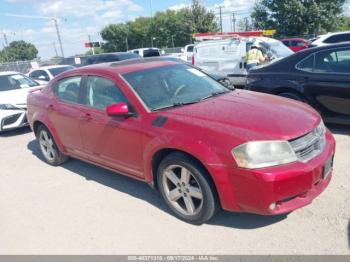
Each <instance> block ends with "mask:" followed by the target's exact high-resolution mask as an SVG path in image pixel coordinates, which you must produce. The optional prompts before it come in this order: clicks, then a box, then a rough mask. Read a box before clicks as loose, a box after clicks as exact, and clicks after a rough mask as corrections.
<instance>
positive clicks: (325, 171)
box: [322, 156, 333, 179]
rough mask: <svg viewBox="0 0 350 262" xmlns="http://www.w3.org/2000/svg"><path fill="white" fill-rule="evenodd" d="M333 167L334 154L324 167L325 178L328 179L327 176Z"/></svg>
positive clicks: (323, 176)
mask: <svg viewBox="0 0 350 262" xmlns="http://www.w3.org/2000/svg"><path fill="white" fill-rule="evenodd" d="M332 167H333V156H332V157H330V158H329V159H328V160H327V162H326V164H325V165H324V167H323V174H322V178H323V179H326V178H327V176H328V175H329V174H330V173H331V171H332Z"/></svg>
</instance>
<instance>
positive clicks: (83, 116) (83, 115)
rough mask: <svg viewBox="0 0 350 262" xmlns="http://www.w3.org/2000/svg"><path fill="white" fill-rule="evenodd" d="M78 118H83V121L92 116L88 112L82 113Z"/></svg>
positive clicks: (90, 118)
mask: <svg viewBox="0 0 350 262" xmlns="http://www.w3.org/2000/svg"><path fill="white" fill-rule="evenodd" d="M80 120H83V121H90V120H92V116H91V114H89V113H86V114H82V115H81V116H80Z"/></svg>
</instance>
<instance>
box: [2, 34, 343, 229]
mask: <svg viewBox="0 0 350 262" xmlns="http://www.w3.org/2000/svg"><path fill="white" fill-rule="evenodd" d="M253 44H254V45H259V46H260V48H261V50H263V53H264V55H265V56H266V57H267V58H268V60H269V63H268V64H266V65H263V66H260V67H257V68H255V69H253V70H251V71H249V73H248V77H247V86H246V89H248V90H238V89H234V88H232V86H230V84H229V83H227V82H226V81H227V77H236V76H239V77H241V76H242V75H244V76H246V75H247V73H246V70H245V60H244V59H243V58H244V57H245V55H246V52H247V50H248V49H249V48H250V46H251V45H253ZM190 50H191V49H190V48H188V50H187V51H188V52H190ZM144 51H145V50H144V49H143V50H142V52H140V50H138V52H139V53H138V54H135V52H134V51H130V53H126V54H128V55H133V57H132V56H131V57H128V56H124V54H125V53H124V54H121V53H118V54H114V55H113V54H112V56H119V57H127V58H125V59H120V58H118V59H119V60H118V61H116V60H111V61H112V62H111V61H110V62H109V63H103V64H101V65H93V64H95V63H99V61H102V60H103V59H102V58H103V57H104V56H103V55H100V56H99V57H96V60H95V61H96V62H93V61H92V62H91V64H92V65H90V66H87V67H80V68H69V69H68V70H65V71H64V72H62V73H60V74H58V75H57V76H56V77H54V78H53V79H52V80H51V81H50V82H49V83H48V84H46V85H45V86H40V85H39V84H38V83H37V82H35V81H34V80H31V79H30V78H28V77H26V76H24V75H20V74H18V73H15V72H8V73H6V74H4V76H5V77H4V79H5V80H1V79H2V78H0V86H1V81H3V82H6V81H7V82H9V83H10V85H9V87H7V88H6V86H5V85H3V86H4V87H5V90H3V92H12V94H8V95H11V99H12V98H13V97H14V96H16V97H17V98H19V97H20V95H19V94H21V95H23V97H27V96H28V98H27V103H25V102H21V101H20V102H15V103H11V104H9V103H8V102H5V101H4V102H2V104H1V103H0V104H1V106H2V108H1V109H0V113H1V114H2V111H6V110H8V112H10V114H17V115H16V117H17V120H18V121H19V122H18V123H17V122H16V125H18V126H21V125H25V124H28V122H29V124H30V127H31V129H32V130H33V132H34V134H35V136H36V138H37V142H38V145H39V147H40V150H41V153H42V155H43V158H44V159H45V160H46V162H47V163H48V164H51V165H54V166H56V165H61V164H63V163H64V162H66V161H67V160H68V159H69V157H74V158H78V159H81V160H83V161H87V162H90V163H93V164H96V165H99V166H102V167H104V168H107V169H110V170H112V171H115V172H117V173H120V174H123V175H126V176H129V177H132V178H134V179H137V180H141V181H144V182H145V183H148V184H149V185H151V186H152V187H154V188H156V189H157V190H159V192H160V195H161V197H162V198H163V200H164V202H165V203H166V205H167V206H168V207H169V209H170V210H171V211H172V212H173V213H174V215H175V216H177V217H178V218H180V219H182V220H184V221H186V222H189V223H194V224H201V223H204V222H206V221H208V220H209V219H210V218H212V217H213V216H214V215H215V213H216V212H217V210H218V209H219V208H223V209H225V210H228V211H233V212H248V213H256V214H264V215H277V214H285V213H289V212H291V211H293V210H295V209H298V208H301V207H303V206H305V205H308V204H310V203H311V202H312V200H313V199H314V198H316V197H317V196H318V195H319V194H321V193H322V192H323V191H324V190H325V189H326V187H327V186H328V184H329V182H330V180H331V178H332V176H333V174H332V166H333V158H334V154H335V140H334V138H333V136H332V134H331V133H330V132H329V130H328V129H327V128H326V127H325V126H324V124H323V120H322V119H321V116H320V114H319V113H318V112H317V111H316V110H315V109H313V108H312V107H310V106H309V105H307V104H306V103H304V102H308V103H309V104H311V105H312V106H313V107H314V108H316V109H317V110H318V111H319V112H321V113H322V114H323V116H324V119H325V120H326V121H332V122H338V123H340V122H341V123H350V110H349V107H348V105H349V100H350V95H349V94H350V92H349V84H348V83H349V80H350V79H348V76H347V74H348V73H350V72H349V65H350V45H349V44H338V45H330V46H324V47H319V48H313V49H305V50H303V51H300V52H298V53H293V52H292V51H291V50H290V49H288V48H287V47H286V46H285V45H283V44H282V43H281V42H280V41H277V40H273V39H269V38H267V39H265V38H254V39H253V40H252V39H250V40H249V39H225V40H215V41H207V42H203V43H200V44H197V45H195V46H194V48H193V59H194V62H195V64H196V63H197V65H198V66H199V68H196V67H194V66H192V65H190V64H188V61H186V62H185V61H184V60H179V59H177V58H172V57H156V58H146V59H144V58H141V57H140V55H141V56H147V55H145V52H144ZM152 52H153V51H152ZM134 56H137V58H136V59H135V57H134ZM215 56H216V59H215ZM109 57H111V56H109ZM99 58H101V60H99ZM106 59H108V58H106ZM120 60H124V61H120ZM186 60H187V59H186ZM115 61H116V62H115ZM196 61H197V62H196ZM236 69H237V71H234V70H236ZM38 70H40V69H38ZM45 70H50V68H46V69H45ZM62 70H63V69H62ZM238 70H240V71H238ZM244 70H245V74H244V73H242V75H241V74H240V72H243V71H244ZM33 72H34V73H35V71H33ZM33 72H31V73H30V74H32V73H33ZM236 72H238V73H237V74H236ZM50 73H51V72H50ZM39 80H40V79H39ZM0 88H1V87H0ZM19 90H20V91H19ZM251 91H259V92H260V93H258V92H251ZM15 92H18V95H16V94H15ZM263 93H270V94H263ZM5 94H6V93H5ZM271 94H274V95H271ZM276 94H277V95H280V96H284V97H278V96H275V95H276ZM288 98H292V99H294V100H291V99H288ZM5 100H6V99H5ZM297 100H299V101H297ZM6 101H8V100H6ZM0 102H1V100H0ZM21 105H22V108H20V106H21ZM26 107H27V108H28V110H27V114H26V111H25V109H26ZM16 110H21V111H20V112H19V111H18V112H13V111H16ZM11 117H13V119H14V118H15V117H14V116H12V115H9V116H7V115H6V116H5V117H4V118H3V120H1V119H0V120H1V128H2V129H0V131H1V130H5V129H6V128H7V129H10V128H14V126H10V125H9V122H10V120H8V119H9V118H10V119H11ZM26 117H28V122H27V120H26ZM13 119H12V120H13ZM286 119H288V121H286ZM13 121H14V120H13ZM4 123H5V125H4ZM4 127H5V129H4ZM194 134H195V135H194Z"/></svg>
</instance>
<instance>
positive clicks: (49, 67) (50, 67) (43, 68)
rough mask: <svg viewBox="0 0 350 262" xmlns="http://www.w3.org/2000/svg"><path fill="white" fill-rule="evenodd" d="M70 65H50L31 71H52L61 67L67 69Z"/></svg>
mask: <svg viewBox="0 0 350 262" xmlns="http://www.w3.org/2000/svg"><path fill="white" fill-rule="evenodd" d="M67 66H71V65H50V66H41V67H38V68H32V71H34V70H45V69H53V68H61V67H67Z"/></svg>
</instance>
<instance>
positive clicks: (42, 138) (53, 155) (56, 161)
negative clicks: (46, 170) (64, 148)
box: [37, 125, 68, 166]
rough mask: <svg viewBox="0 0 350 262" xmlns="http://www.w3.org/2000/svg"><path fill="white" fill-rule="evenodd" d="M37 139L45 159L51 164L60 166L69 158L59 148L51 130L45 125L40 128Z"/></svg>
mask: <svg viewBox="0 0 350 262" xmlns="http://www.w3.org/2000/svg"><path fill="white" fill-rule="evenodd" d="M37 140H38V142H39V146H40V150H41V153H42V155H43V157H44V159H45V161H46V162H47V163H49V164H50V165H53V166H58V165H61V164H63V163H64V162H66V161H67V160H68V157H67V156H66V155H64V154H63V153H62V152H61V151H60V150H59V149H58V147H57V145H56V143H55V140H54V139H53V136H52V135H51V133H50V131H49V130H48V129H47V128H46V127H45V126H43V125H42V126H40V127H39V128H38V131H37Z"/></svg>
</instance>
